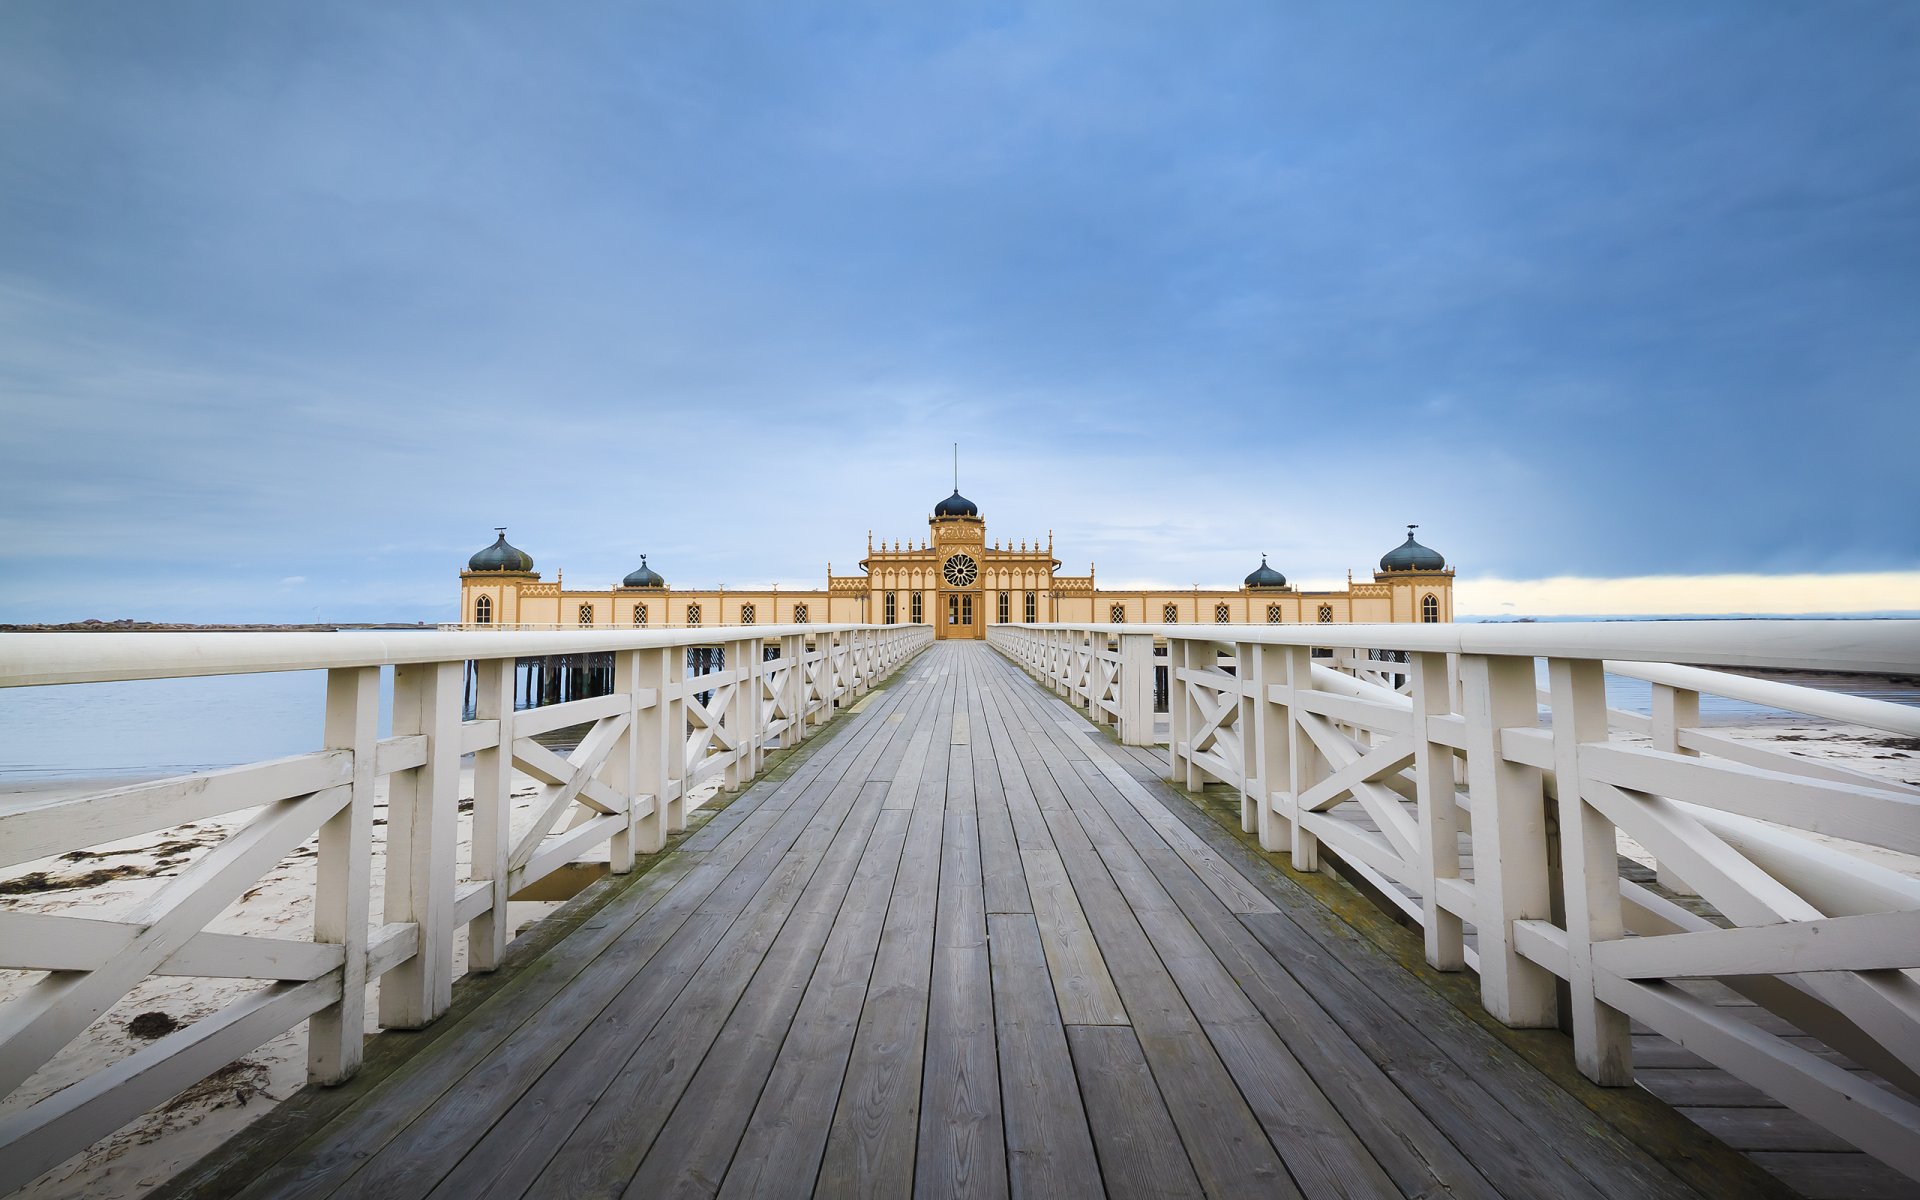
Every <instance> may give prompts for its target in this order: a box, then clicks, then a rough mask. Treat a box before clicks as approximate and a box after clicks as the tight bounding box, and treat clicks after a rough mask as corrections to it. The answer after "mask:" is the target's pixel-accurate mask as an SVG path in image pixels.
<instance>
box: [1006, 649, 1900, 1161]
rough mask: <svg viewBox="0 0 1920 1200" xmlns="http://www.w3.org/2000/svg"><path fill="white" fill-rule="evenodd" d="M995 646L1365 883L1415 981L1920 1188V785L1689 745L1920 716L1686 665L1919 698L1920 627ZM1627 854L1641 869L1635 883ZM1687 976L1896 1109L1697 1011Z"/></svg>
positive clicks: (1269, 839)
mask: <svg viewBox="0 0 1920 1200" xmlns="http://www.w3.org/2000/svg"><path fill="white" fill-rule="evenodd" d="M987 638H988V641H989V643H990V644H992V645H993V646H994V647H995V648H996V649H998V650H1000V651H1001V652H1002V653H1003V654H1006V655H1007V656H1008V657H1009V658H1011V659H1013V660H1014V661H1015V662H1016V663H1018V664H1019V665H1020V666H1022V667H1023V668H1025V669H1026V670H1028V671H1029V672H1031V673H1032V674H1033V675H1034V676H1035V677H1036V678H1038V679H1039V680H1040V681H1041V682H1043V683H1045V684H1046V685H1047V686H1049V687H1050V688H1052V689H1053V690H1054V691H1055V692H1057V693H1058V694H1060V695H1061V696H1062V697H1064V698H1065V699H1067V700H1068V701H1069V702H1070V703H1072V704H1074V705H1076V706H1078V707H1079V708H1081V709H1082V710H1083V711H1085V713H1086V714H1087V716H1088V718H1089V719H1091V720H1094V721H1096V722H1100V723H1110V724H1114V725H1117V726H1118V733H1119V737H1120V740H1121V741H1122V742H1124V743H1132V744H1152V743H1154V742H1165V743H1166V744H1167V749H1168V758H1169V766H1168V776H1169V778H1170V779H1171V780H1172V781H1173V782H1174V783H1176V784H1179V785H1181V786H1184V787H1186V788H1188V789H1189V790H1192V791H1199V790H1201V789H1203V788H1205V787H1208V786H1217V785H1224V786H1226V787H1228V788H1231V789H1233V790H1235V791H1237V792H1238V793H1239V796H1240V810H1241V823H1242V827H1243V828H1244V829H1245V830H1247V831H1248V832H1253V833H1257V834H1258V836H1259V840H1260V844H1261V846H1262V847H1263V848H1264V849H1266V850H1269V851H1275V852H1286V853H1289V854H1290V855H1291V857H1292V860H1293V865H1294V867H1295V868H1297V869H1299V870H1302V871H1311V870H1315V869H1317V867H1318V866H1319V864H1320V862H1321V860H1322V858H1323V857H1324V858H1326V859H1327V860H1328V861H1329V863H1330V864H1331V865H1335V866H1338V867H1339V868H1340V869H1341V870H1343V871H1345V872H1346V873H1348V874H1350V875H1353V876H1355V877H1357V878H1358V879H1360V880H1362V881H1363V882H1364V883H1366V884H1367V885H1368V886H1369V887H1370V888H1371V889H1373V891H1374V892H1375V894H1377V895H1379V896H1381V897H1383V898H1385V899H1386V900H1387V901H1388V902H1390V903H1392V904H1393V905H1395V906H1396V907H1397V908H1398V909H1399V910H1400V911H1401V912H1402V913H1403V914H1404V915H1405V916H1406V917H1407V918H1408V919H1409V920H1410V921H1412V922H1414V923H1415V924H1417V925H1418V926H1420V927H1421V929H1422V930H1423V934H1424V938H1425V943H1426V955H1427V960H1428V962H1429V963H1431V964H1432V965H1433V966H1435V967H1437V968H1439V969H1442V970H1463V969H1467V968H1469V967H1471V968H1474V969H1477V970H1478V971H1479V973H1480V992H1481V998H1482V1001H1483V1003H1484V1004H1485V1006H1486V1008H1487V1009H1488V1011H1489V1012H1490V1013H1492V1015H1493V1016H1495V1017H1496V1018H1497V1019H1499V1020H1501V1021H1503V1022H1505V1023H1507V1024H1509V1025H1512V1026H1516V1027H1546V1028H1551V1027H1553V1026H1555V1025H1558V1024H1560V1023H1561V1021H1562V1019H1563V1016H1564V1018H1565V1019H1566V1020H1567V1021H1568V1022H1569V1023H1570V1024H1571V1027H1572V1030H1573V1038H1574V1057H1575V1060H1576V1062H1577V1063H1578V1065H1579V1067H1580V1069H1581V1071H1582V1072H1584V1073H1585V1074H1586V1075H1587V1076H1588V1077H1589V1078H1591V1079H1593V1080H1595V1081H1596V1082H1598V1083H1602V1084H1608V1085H1625V1084H1629V1083H1631V1082H1632V1081H1633V1055H1632V1041H1631V1037H1630V1027H1629V1021H1640V1022H1643V1023H1644V1024H1646V1025H1647V1026H1649V1027H1651V1028H1652V1029H1654V1030H1656V1031H1658V1032H1660V1033H1663V1034H1665V1035H1667V1036H1668V1037H1671V1038H1673V1039H1674V1040H1676V1041H1678V1042H1680V1043H1682V1044H1683V1045H1685V1046H1686V1047H1687V1048H1688V1049H1689V1050H1692V1051H1694V1052H1695V1053H1697V1054H1699V1055H1701V1056H1703V1057H1704V1058H1706V1059H1708V1060H1709V1061H1710V1062H1712V1063H1714V1064H1715V1065H1717V1066H1719V1067H1721V1068H1722V1069H1724V1070H1725V1071H1727V1072H1728V1073H1729V1074H1731V1075H1733V1076H1735V1077H1736V1078H1738V1079H1740V1080H1742V1081H1743V1082H1745V1083H1748V1084H1750V1085H1752V1086H1754V1087H1756V1088H1759V1089H1761V1090H1762V1091H1765V1092H1767V1093H1769V1094H1771V1095H1773V1096H1774V1097H1776V1098H1777V1099H1778V1100H1780V1102H1781V1103H1783V1104H1786V1105H1787V1106H1788V1107H1791V1108H1793V1109H1796V1110H1797V1111H1799V1112H1801V1113H1803V1114H1804V1115H1806V1116H1807V1117H1809V1118H1811V1119H1812V1120H1814V1121H1816V1122H1818V1123H1819V1124H1821V1125H1823V1126H1825V1127H1826V1128H1827V1129H1829V1130H1830V1131H1832V1132H1833V1133H1835V1134H1837V1135H1839V1136H1840V1137H1842V1138H1845V1139H1847V1140H1848V1141H1850V1142H1852V1143H1853V1144H1855V1145H1856V1146H1859V1147H1860V1148H1861V1149H1863V1150H1866V1151H1867V1152H1869V1153H1871V1154H1874V1155H1876V1156H1877V1157H1879V1158H1880V1159H1882V1160H1883V1161H1885V1162H1886V1163H1888V1164H1889V1165H1891V1166H1893V1167H1894V1168H1896V1169H1897V1170H1900V1171H1902V1172H1904V1173H1906V1174H1907V1175H1909V1176H1912V1177H1914V1178H1916V1179H1920V879H1916V878H1915V877H1914V876H1915V875H1916V874H1920V789H1917V788H1915V787H1913V786H1911V785H1910V784H1907V783H1904V782H1900V781H1896V780H1891V779H1886V778H1882V777H1879V776H1875V775H1870V774H1866V773H1863V772H1860V771H1856V770H1853V769H1850V768H1848V767H1846V766H1842V765H1840V764H1838V763H1832V762H1823V761H1820V760H1818V759H1815V758H1811V757H1804V756H1801V755H1796V754H1792V753H1789V752H1788V751H1786V750H1785V749H1782V748H1776V747H1772V746H1769V745H1767V744H1766V742H1765V741H1764V740H1755V739H1751V738H1736V737H1732V736H1729V735H1728V734H1727V733H1726V732H1724V731H1714V730H1709V729H1704V728H1702V727H1701V721H1700V698H1701V696H1702V694H1710V695H1722V696H1727V697H1730V698H1735V699H1740V700H1745V701H1747V702H1750V703H1754V704H1762V705H1766V706H1769V707H1774V708H1779V709H1784V710H1786V711H1789V712H1799V713H1806V714H1811V715H1815V716H1822V717H1826V718H1829V719H1833V720H1840V721H1846V722H1849V723H1852V724H1856V725H1861V726H1865V727H1867V728H1869V729H1878V730H1882V731H1885V732H1887V733H1889V734H1894V735H1898V736H1903V737H1911V736H1915V735H1920V708H1917V707H1915V706H1911V705H1904V704H1896V703H1892V702H1890V701H1885V700H1875V699H1870V698H1867V697H1860V696H1847V695H1840V694H1836V693H1833V692H1830V691H1823V690H1821V689H1817V688H1810V687H1802V686H1799V685H1796V684H1792V683H1785V682H1780V681H1776V680H1767V679H1753V678H1749V677H1746V676H1742V675H1735V674H1729V673H1727V672H1725V671H1717V670H1709V669H1704V668H1703V667H1702V666H1699V665H1684V666H1683V665H1676V664H1679V663H1685V664H1711V665H1713V666H1726V667H1748V668H1760V667H1774V668H1788V669H1799V670H1815V671H1827V672H1874V673H1887V674H1895V675H1911V674H1920V622H1910V621H1883V620H1872V621H1728V622H1659V623H1630V622H1589V623H1570V624H1563V625H1525V626H1520V625H1479V626H1469V625H1448V626H1388V625H1339V626H1333V625H1325V626H1321V625H1293V626H1252V625H1071V624H1053V625H992V626H989V627H988V630H987ZM1156 642H1159V643H1164V644H1165V646H1166V654H1165V655H1164V657H1162V656H1158V655H1156V654H1155V653H1154V646H1155V643H1156ZM1377 651H1396V652H1404V653H1396V654H1393V655H1391V656H1388V657H1382V656H1380V655H1379V654H1377V653H1374V652H1377ZM1542 660H1544V662H1545V667H1546V679H1547V686H1546V687H1545V688H1541V687H1540V675H1539V670H1540V662H1541V661H1542ZM1162 669H1164V671H1165V673H1166V690H1167V701H1168V703H1167V708H1168V711H1167V715H1166V720H1167V725H1168V733H1167V734H1166V735H1165V736H1161V735H1160V734H1159V733H1158V730H1157V729H1156V725H1155V717H1154V712H1153V707H1152V703H1151V686H1152V680H1153V676H1154V674H1155V673H1156V672H1157V671H1159V670H1162ZM1609 673H1613V674H1619V675H1626V676H1630V677H1633V678H1638V679H1643V680H1646V681H1647V682H1649V683H1650V684H1651V685H1652V688H1653V692H1652V705H1651V709H1652V711H1651V713H1650V714H1649V715H1646V716H1641V715H1639V714H1634V713H1624V712H1614V711H1610V710H1609V709H1608V707H1607V699H1606V676H1607V674H1609ZM1862 845H1865V846H1867V847H1872V848H1874V849H1872V850H1868V851H1862V850H1861V846H1862ZM1628 853H1631V854H1633V855H1635V856H1637V857H1639V858H1640V859H1641V860H1642V861H1644V860H1645V859H1647V858H1649V857H1650V858H1651V859H1652V860H1653V865H1654V867H1655V872H1656V874H1655V879H1654V881H1653V886H1650V885H1649V881H1648V879H1647V876H1646V875H1645V874H1644V871H1643V870H1642V868H1640V867H1637V866H1635V865H1634V864H1632V863H1631V862H1628V861H1627V860H1625V859H1624V858H1623V857H1622V856H1623V855H1625V854H1628ZM1903 856H1904V857H1903ZM1902 861H1904V862H1905V863H1906V864H1907V866H1908V870H1907V871H1906V873H1902V872H1900V871H1896V870H1893V869H1891V868H1890V866H1889V864H1890V863H1900V862H1902ZM1683 901H1684V903H1683ZM1556 914H1559V915H1556ZM1468 931H1472V934H1473V938H1474V942H1475V945H1474V946H1470V945H1469V944H1468ZM1703 978H1712V979H1718V980H1720V981H1721V982H1722V983H1724V984H1725V985H1726V986H1727V987H1730V988H1732V989H1733V990H1734V991H1736V992H1739V993H1741V994H1742V995H1744V996H1746V997H1747V998H1748V999H1749V1000H1751V1001H1753V1002H1754V1003H1755V1004H1756V1005H1758V1006H1759V1007H1760V1008H1761V1009H1763V1010H1765V1012H1767V1013H1769V1014H1771V1015H1772V1017H1774V1018H1778V1019H1781V1020H1785V1021H1786V1022H1788V1023H1789V1025H1790V1026H1792V1027H1793V1028H1794V1029H1795V1030H1796V1031H1797V1032H1799V1033H1803V1034H1806V1035H1810V1036H1811V1037H1812V1038H1813V1039H1815V1040H1817V1041H1819V1042H1824V1043H1825V1046H1826V1048H1827V1049H1828V1050H1830V1051H1837V1052H1839V1053H1840V1054H1842V1055H1844V1056H1845V1058H1846V1059H1848V1060H1851V1062H1852V1063H1853V1064H1856V1065H1858V1066H1862V1067H1866V1068H1868V1069H1869V1070H1871V1071H1873V1072H1874V1073H1876V1074H1877V1075H1878V1076H1879V1077H1880V1078H1881V1080H1884V1081H1885V1083H1886V1084H1889V1085H1891V1088H1889V1087H1887V1086H1884V1085H1883V1084H1882V1083H1879V1082H1875V1081H1873V1080H1871V1079H1866V1078H1863V1077H1861V1076H1860V1075H1859V1074H1857V1073H1856V1072H1853V1071H1850V1070H1847V1069H1845V1067H1844V1066H1843V1065H1841V1064H1837V1063H1836V1062H1834V1061H1832V1059H1831V1056H1830V1055H1827V1054H1825V1053H1815V1052H1813V1051H1810V1050H1808V1049H1807V1048H1806V1047H1805V1046H1804V1045H1802V1044H1800V1043H1799V1042H1796V1041H1793V1040H1791V1039H1787V1038H1782V1037H1780V1036H1776V1034H1775V1033H1774V1032H1773V1030H1772V1028H1770V1027H1765V1026H1762V1025H1761V1024H1759V1023H1758V1022H1752V1021H1748V1020H1745V1019H1743V1018H1742V1017H1741V1015H1740V1011H1739V1010H1738V1009H1728V1008H1723V1007H1720V1006H1718V1005H1715V1004H1713V1003H1710V1002H1708V1001H1707V1000H1706V999H1703V998H1701V997H1700V996H1698V995H1696V994H1695V993H1694V992H1691V991H1689V990H1688V988H1689V986H1690V982H1691V981H1693V980H1697V979H1703ZM1561 981H1564V984H1565V988H1566V992H1567V995H1568V997H1569V998H1568V999H1567V1000H1565V1001H1562V1000H1560V998H1559V997H1558V995H1557V994H1556V993H1557V988H1558V985H1559V984H1560V982H1561ZM1563 1004H1564V1006H1565V1007H1564V1011H1563V1007H1562V1006H1563Z"/></svg>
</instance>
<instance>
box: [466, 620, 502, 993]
mask: <svg viewBox="0 0 1920 1200" xmlns="http://www.w3.org/2000/svg"><path fill="white" fill-rule="evenodd" d="M478 666H479V670H478V672H477V673H476V677H477V679H478V687H479V690H478V692H477V693H476V695H475V698H474V710H473V715H474V719H476V720H480V721H498V722H499V723H500V740H499V742H498V743H497V744H496V745H493V746H489V747H487V748H485V749H483V750H479V751H476V752H475V753H474V756H473V878H474V879H476V880H487V881H488V882H489V883H491V884H492V889H493V899H492V901H491V902H490V903H489V904H488V906H487V911H485V912H483V913H481V914H480V915H479V916H477V917H475V918H474V919H473V922H472V924H470V925H469V926H468V927H467V955H468V958H469V960H470V961H471V962H472V964H473V969H474V970H476V971H491V970H493V969H494V968H496V967H498V966H499V965H500V960H501V959H502V958H503V957H504V956H505V955H506V952H507V940H508V939H509V938H511V937H512V936H513V929H512V928H511V922H510V921H508V919H507V893H508V892H509V891H510V890H511V889H509V887H508V886H507V871H508V865H507V856H508V854H509V853H511V852H512V849H513V675H514V668H513V660H512V659H510V658H490V659H483V660H482V661H481V662H480V663H479V664H478Z"/></svg>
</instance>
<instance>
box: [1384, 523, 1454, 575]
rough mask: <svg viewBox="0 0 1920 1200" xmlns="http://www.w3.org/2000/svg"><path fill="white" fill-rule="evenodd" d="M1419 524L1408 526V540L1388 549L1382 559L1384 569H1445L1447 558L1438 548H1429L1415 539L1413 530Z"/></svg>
mask: <svg viewBox="0 0 1920 1200" xmlns="http://www.w3.org/2000/svg"><path fill="white" fill-rule="evenodd" d="M1418 528H1420V527H1419V526H1418V525H1409V526H1407V540H1406V541H1404V542H1402V543H1401V544H1400V545H1398V546H1395V547H1394V548H1393V549H1391V550H1389V551H1387V553H1386V555H1385V556H1384V557H1382V558H1381V559H1380V569H1381V570H1382V571H1443V570H1445V569H1446V566H1447V560H1446V559H1444V558H1442V557H1440V553H1439V552H1438V551H1436V550H1429V549H1427V548H1426V547H1425V546H1422V545H1421V544H1420V543H1419V542H1416V541H1414V540H1413V531H1414V530H1416V529H1418Z"/></svg>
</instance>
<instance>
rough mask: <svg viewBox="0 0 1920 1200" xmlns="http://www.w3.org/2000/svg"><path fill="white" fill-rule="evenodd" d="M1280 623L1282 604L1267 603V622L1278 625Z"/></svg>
mask: <svg viewBox="0 0 1920 1200" xmlns="http://www.w3.org/2000/svg"><path fill="white" fill-rule="evenodd" d="M1279 623H1280V606H1279V605H1278V604H1269V605H1267V624H1269V625H1278V624H1279Z"/></svg>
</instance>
